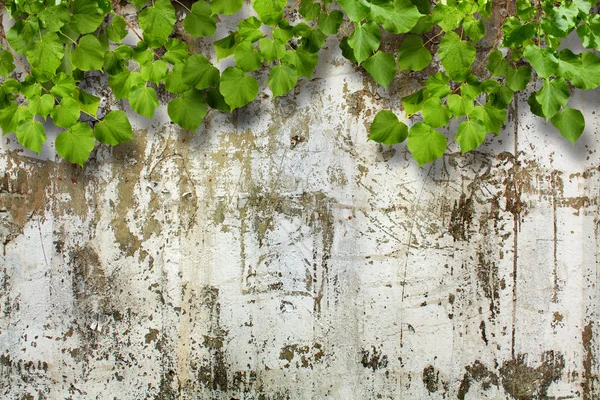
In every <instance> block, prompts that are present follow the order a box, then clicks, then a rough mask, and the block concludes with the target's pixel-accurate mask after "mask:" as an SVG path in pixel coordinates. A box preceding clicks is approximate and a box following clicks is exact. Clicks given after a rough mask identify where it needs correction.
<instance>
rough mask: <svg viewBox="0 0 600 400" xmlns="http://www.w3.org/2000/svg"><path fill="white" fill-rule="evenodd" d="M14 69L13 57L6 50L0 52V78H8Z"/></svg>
mask: <svg viewBox="0 0 600 400" xmlns="http://www.w3.org/2000/svg"><path fill="white" fill-rule="evenodd" d="M14 69H15V63H14V62H13V55H12V53H11V52H10V51H8V50H2V51H1V52H0V76H8V75H10V73H11V72H13V70H14Z"/></svg>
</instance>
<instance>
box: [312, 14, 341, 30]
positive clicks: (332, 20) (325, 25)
mask: <svg viewBox="0 0 600 400" xmlns="http://www.w3.org/2000/svg"><path fill="white" fill-rule="evenodd" d="M342 22H344V14H343V13H342V12H341V11H340V10H332V11H331V12H330V13H329V14H328V13H321V14H320V15H319V20H318V21H317V23H318V25H319V29H320V30H321V32H323V33H324V34H326V35H335V34H336V33H337V32H338V30H339V29H340V26H342Z"/></svg>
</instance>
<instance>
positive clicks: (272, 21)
mask: <svg viewBox="0 0 600 400" xmlns="http://www.w3.org/2000/svg"><path fill="white" fill-rule="evenodd" d="M286 4H287V0H254V11H256V13H257V14H258V19H260V20H261V21H262V23H263V24H265V25H277V22H279V20H280V19H281V18H283V7H285V5H286Z"/></svg>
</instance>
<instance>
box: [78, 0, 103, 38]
mask: <svg viewBox="0 0 600 400" xmlns="http://www.w3.org/2000/svg"><path fill="white" fill-rule="evenodd" d="M72 10H73V13H72V15H71V26H72V27H73V29H75V31H77V32H78V33H80V34H82V35H85V34H86V33H92V32H94V31H95V30H96V29H98V27H99V26H100V24H102V21H103V20H104V15H105V14H104V12H102V10H101V9H100V8H99V7H98V3H97V2H96V1H93V0H75V1H73V8H72Z"/></svg>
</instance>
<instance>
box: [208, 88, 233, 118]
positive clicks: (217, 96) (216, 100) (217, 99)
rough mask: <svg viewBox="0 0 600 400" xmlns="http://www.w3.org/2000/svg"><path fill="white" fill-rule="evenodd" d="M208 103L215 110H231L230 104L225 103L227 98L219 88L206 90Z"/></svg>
mask: <svg viewBox="0 0 600 400" xmlns="http://www.w3.org/2000/svg"><path fill="white" fill-rule="evenodd" d="M206 103H207V104H208V105H209V106H210V107H211V108H214V109H215V110H220V111H225V112H230V111H231V108H229V105H227V103H225V98H224V97H223V95H222V94H221V92H219V89H215V88H212V89H209V90H208V91H207V92H206Z"/></svg>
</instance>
